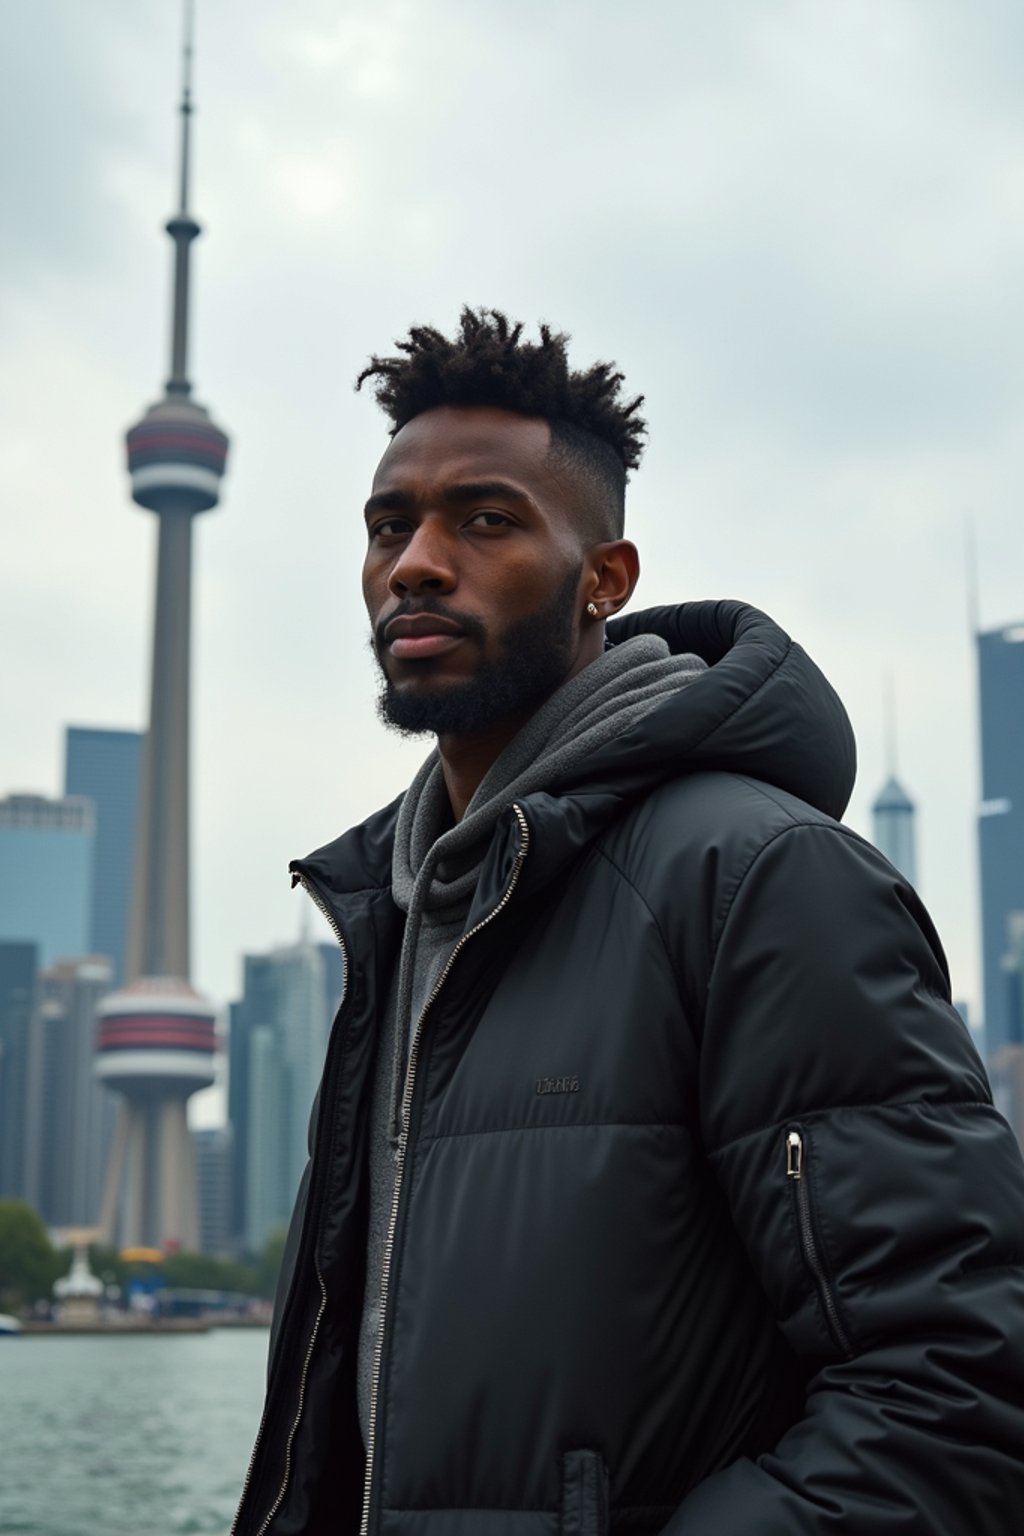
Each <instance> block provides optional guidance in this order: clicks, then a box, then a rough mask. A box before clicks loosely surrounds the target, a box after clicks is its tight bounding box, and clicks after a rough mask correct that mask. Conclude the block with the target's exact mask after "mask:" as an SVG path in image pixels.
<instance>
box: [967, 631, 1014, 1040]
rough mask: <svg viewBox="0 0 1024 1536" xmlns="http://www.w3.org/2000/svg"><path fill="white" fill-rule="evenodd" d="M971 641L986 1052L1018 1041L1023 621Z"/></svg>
mask: <svg viewBox="0 0 1024 1536" xmlns="http://www.w3.org/2000/svg"><path fill="white" fill-rule="evenodd" d="M977 640H978V693H979V703H980V712H981V805H980V807H979V815H978V844H979V854H980V863H981V929H982V963H983V967H984V989H985V1043H986V1051H987V1054H988V1056H989V1058H990V1059H991V1058H993V1057H995V1056H996V1055H997V1054H998V1053H999V1052H1000V1051H1002V1050H1003V1049H1004V1047H1006V1046H1008V1045H1021V1044H1024V1040H1022V1039H1021V1031H1022V1025H1021V1019H1020V1012H1019V1010H1018V1008H1017V1007H1016V992H1015V988H1016V986H1017V979H1016V971H1015V967H1014V964H1013V953H1012V951H1013V945H1014V934H1015V932H1016V930H1017V925H1018V922H1019V914H1021V913H1024V623H1020V624H1013V625H1010V626H1009V627H1007V628H1005V629H994V630H988V631H986V632H985V633H983V634H979V635H978V637H977Z"/></svg>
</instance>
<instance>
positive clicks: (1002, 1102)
mask: <svg viewBox="0 0 1024 1536" xmlns="http://www.w3.org/2000/svg"><path fill="white" fill-rule="evenodd" d="M1007 926H1008V929H1009V946H1008V950H1007V954H1006V962H1005V969H1006V979H1007V986H1008V991H1009V999H1010V1022H1011V1035H1012V1037H1013V1040H1012V1043H1010V1044H1007V1045H1003V1046H1001V1047H1000V1048H999V1050H997V1051H994V1052H993V1053H991V1054H990V1056H989V1061H988V1069H989V1076H990V1077H991V1079H992V1093H993V1097H994V1099H995V1103H996V1108H997V1109H998V1110H999V1111H1000V1112H1001V1114H1003V1115H1004V1116H1005V1117H1006V1119H1007V1120H1008V1121H1009V1122H1010V1124H1011V1125H1012V1126H1013V1129H1014V1131H1015V1132H1016V1134H1017V1140H1018V1141H1019V1142H1020V1144H1021V1146H1022V1147H1024V912H1011V913H1010V915H1009V919H1008V924H1007Z"/></svg>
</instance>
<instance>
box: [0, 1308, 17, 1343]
mask: <svg viewBox="0 0 1024 1536" xmlns="http://www.w3.org/2000/svg"><path fill="white" fill-rule="evenodd" d="M20 1332H21V1324H20V1323H19V1322H18V1319H17V1318H16V1317H9V1316H8V1314H7V1313H6V1312H0V1339H2V1338H14V1337H15V1335H16V1334H19V1333H20Z"/></svg>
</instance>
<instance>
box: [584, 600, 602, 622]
mask: <svg viewBox="0 0 1024 1536" xmlns="http://www.w3.org/2000/svg"><path fill="white" fill-rule="evenodd" d="M587 612H588V613H589V614H590V617H591V618H592V619H596V618H599V617H600V613H599V610H598V606H597V604H596V603H588V604H587Z"/></svg>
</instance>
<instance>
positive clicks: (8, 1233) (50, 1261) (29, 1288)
mask: <svg viewBox="0 0 1024 1536" xmlns="http://www.w3.org/2000/svg"><path fill="white" fill-rule="evenodd" d="M60 1273H61V1257H60V1254H59V1253H57V1251H56V1250H55V1249H54V1247H53V1245H52V1244H51V1242H50V1239H49V1237H48V1236H47V1234H46V1228H45V1227H44V1225H43V1222H42V1218H41V1217H40V1216H39V1214H38V1212H36V1211H34V1210H33V1209H32V1207H31V1206H30V1205H26V1204H25V1202H24V1200H0V1305H2V1306H3V1307H8V1308H10V1307H14V1308H17V1307H27V1306H31V1305H32V1303H33V1302H34V1301H40V1300H46V1301H49V1300H51V1298H52V1295H53V1282H54V1281H55V1280H56V1279H57V1277H58V1275H60Z"/></svg>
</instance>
